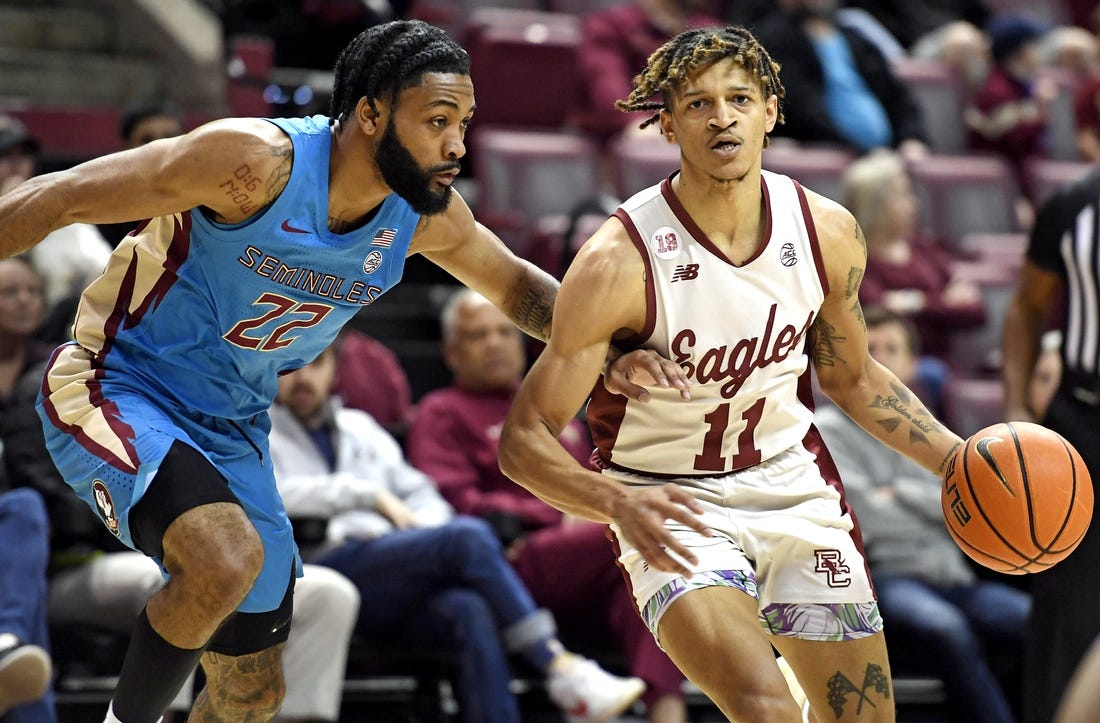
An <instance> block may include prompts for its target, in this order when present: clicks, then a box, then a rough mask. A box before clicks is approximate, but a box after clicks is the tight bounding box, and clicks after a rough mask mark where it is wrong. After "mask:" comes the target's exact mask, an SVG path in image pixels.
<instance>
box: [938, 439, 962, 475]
mask: <svg viewBox="0 0 1100 723" xmlns="http://www.w3.org/2000/svg"><path fill="white" fill-rule="evenodd" d="M961 446H962V444H961V443H959V442H955V445H954V446H953V447H951V449H949V450H947V454H946V455H944V458H943V459H942V460H940V466H939V472H940V474H943V472H944V470H945V469H946V468H947V463H948V462H949V461H950V460H951V458H952V457H954V456H955V452H956V451H958V449H959V447H961Z"/></svg>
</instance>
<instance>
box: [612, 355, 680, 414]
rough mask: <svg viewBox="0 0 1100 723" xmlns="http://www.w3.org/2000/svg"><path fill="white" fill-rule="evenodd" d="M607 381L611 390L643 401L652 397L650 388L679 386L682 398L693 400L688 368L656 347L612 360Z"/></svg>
mask: <svg viewBox="0 0 1100 723" xmlns="http://www.w3.org/2000/svg"><path fill="white" fill-rule="evenodd" d="M603 383H604V386H605V387H607V390H608V391H609V392H612V393H614V394H622V395H623V396H624V397H627V398H629V399H634V400H636V401H639V402H648V401H649V399H650V394H649V390H647V389H646V387H664V388H666V389H668V388H675V389H679V390H680V397H681V398H683V399H691V380H690V379H688V377H687V375H686V374H684V368H683V367H681V366H680V365H679V364H677V363H676V362H674V361H672V360H670V359H665V358H664V357H663V356H661V355H660V354H658V353H657V352H655V351H653V350H652V349H635V350H634V351H630V352H627V353H625V354H623V355H622V356H620V357H618V358H617V359H614V360H612V361H610V362H609V363H608V365H607V370H606V371H605V372H604V377H603Z"/></svg>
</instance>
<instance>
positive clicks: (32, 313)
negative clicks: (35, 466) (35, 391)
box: [0, 256, 53, 411]
mask: <svg viewBox="0 0 1100 723" xmlns="http://www.w3.org/2000/svg"><path fill="white" fill-rule="evenodd" d="M45 314H46V295H45V290H44V282H43V280H42V276H41V275H40V274H39V273H38V271H37V270H36V269H35V268H34V266H32V265H31V263H30V261H29V260H28V259H27V257H26V256H13V257H11V258H7V259H0V411H3V410H4V409H5V408H7V406H8V401H9V399H10V398H11V396H12V392H13V391H14V390H15V385H16V383H17V382H18V381H19V377H20V376H22V375H23V374H24V373H25V372H26V371H27V370H28V369H30V368H31V367H33V366H36V365H37V364H39V363H40V362H43V361H45V360H46V358H47V357H48V356H49V355H50V353H51V352H52V351H53V347H52V346H51V345H50V344H46V343H45V342H42V341H39V340H37V339H35V338H34V333H35V331H37V329H38V325H39V324H41V323H42V319H43V318H44V317H45Z"/></svg>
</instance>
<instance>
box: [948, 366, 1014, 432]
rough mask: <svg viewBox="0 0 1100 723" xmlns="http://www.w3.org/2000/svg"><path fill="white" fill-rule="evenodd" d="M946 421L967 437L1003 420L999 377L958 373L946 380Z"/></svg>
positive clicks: (1002, 401) (953, 429) (954, 429)
mask: <svg viewBox="0 0 1100 723" xmlns="http://www.w3.org/2000/svg"><path fill="white" fill-rule="evenodd" d="M944 399H945V400H946V404H947V412H946V413H945V416H946V419H944V422H945V423H946V424H947V426H948V427H949V428H950V429H951V431H953V432H955V433H956V434H958V435H959V436H961V437H963V438H966V437H968V436H970V435H971V434H974V432H977V431H978V430H979V429H983V428H984V427H988V426H989V425H991V424H996V423H997V422H1001V421H1004V416H1003V411H1002V409H1003V406H1004V387H1003V385H1002V384H1001V380H1000V379H990V378H988V377H970V376H958V377H954V378H951V379H949V380H948V381H947V388H946V389H945V390H944Z"/></svg>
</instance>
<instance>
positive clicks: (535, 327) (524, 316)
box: [511, 284, 555, 341]
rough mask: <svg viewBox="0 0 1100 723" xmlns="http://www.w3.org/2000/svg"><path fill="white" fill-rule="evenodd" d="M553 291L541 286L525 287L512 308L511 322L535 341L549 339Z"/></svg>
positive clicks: (552, 310)
mask: <svg viewBox="0 0 1100 723" xmlns="http://www.w3.org/2000/svg"><path fill="white" fill-rule="evenodd" d="M554 297H555V294H554V290H553V289H551V288H549V287H547V286H544V285H542V284H533V285H531V286H528V287H527V290H526V291H525V292H524V294H523V296H522V297H520V299H519V300H518V301H517V302H516V303H515V304H514V305H513V306H512V310H511V318H512V322H513V323H514V324H515V325H516V326H518V327H519V328H520V329H523V331H525V332H527V333H528V334H530V335H531V336H533V337H535V338H536V339H542V340H543V341H546V340H547V339H549V338H550V317H551V315H552V314H553V312H554Z"/></svg>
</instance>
